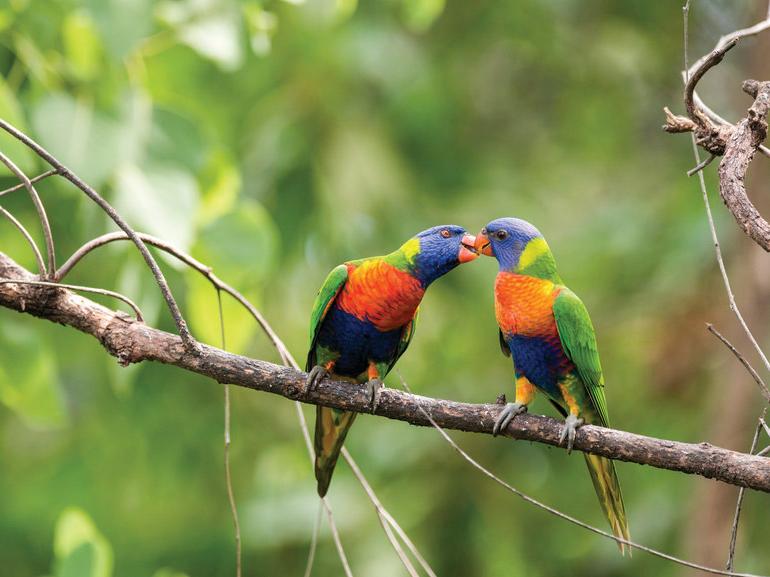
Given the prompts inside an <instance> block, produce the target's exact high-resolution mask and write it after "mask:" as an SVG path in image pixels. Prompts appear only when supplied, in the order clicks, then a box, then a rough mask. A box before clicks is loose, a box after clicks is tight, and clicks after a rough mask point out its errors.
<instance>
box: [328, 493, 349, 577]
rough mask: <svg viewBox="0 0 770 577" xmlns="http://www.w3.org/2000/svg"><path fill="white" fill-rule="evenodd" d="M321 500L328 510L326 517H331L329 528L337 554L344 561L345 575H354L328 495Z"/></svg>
mask: <svg viewBox="0 0 770 577" xmlns="http://www.w3.org/2000/svg"><path fill="white" fill-rule="evenodd" d="M321 502H322V503H323V506H324V509H325V510H326V517H327V518H328V519H329V528H330V529H331V532H332V539H334V546H335V547H337V554H338V555H339V558H340V561H341V562H342V568H343V569H344V571H345V575H346V576H347V577H353V572H352V571H351V570H350V563H349V562H348V558H347V556H346V555H345V549H343V548H342V541H341V540H340V533H339V531H337V525H336V524H335V523H334V516H333V515H332V508H331V506H330V505H329V502H328V501H327V500H326V497H324V498H323V499H321Z"/></svg>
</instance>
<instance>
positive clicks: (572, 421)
mask: <svg viewBox="0 0 770 577" xmlns="http://www.w3.org/2000/svg"><path fill="white" fill-rule="evenodd" d="M582 424H583V419H580V418H578V416H577V415H573V414H572V413H570V414H569V415H567V418H566V419H565V420H564V426H563V427H562V429H561V435H560V436H559V444H560V445H561V444H562V443H564V440H565V439H566V440H567V453H571V452H572V444H573V443H574V442H575V432H576V431H577V430H578V427H579V426H580V425H582Z"/></svg>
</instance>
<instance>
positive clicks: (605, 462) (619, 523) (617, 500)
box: [584, 453, 631, 556]
mask: <svg viewBox="0 0 770 577" xmlns="http://www.w3.org/2000/svg"><path fill="white" fill-rule="evenodd" d="M584 456H585V458H586V465H588V472H589V473H591V480H592V481H593V483H594V489H595V490H596V496H597V497H599V503H601V506H602V509H604V514H605V515H606V516H607V521H609V522H610V527H612V532H613V533H614V534H615V536H616V537H620V538H621V539H625V540H626V541H630V540H631V535H630V533H629V532H628V521H627V520H626V507H625V505H623V493H622V492H621V490H620V483H619V482H618V475H617V473H616V472H615V464H614V463H613V462H612V461H611V460H610V459H606V458H604V457H599V456H597V455H590V454H588V453H585V454H584ZM618 547H619V548H620V552H621V553H622V554H624V555H625V554H626V551H628V555H629V556H630V555H631V547H629V546H628V545H625V544H623V543H618Z"/></svg>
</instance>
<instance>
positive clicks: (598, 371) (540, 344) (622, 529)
mask: <svg viewBox="0 0 770 577" xmlns="http://www.w3.org/2000/svg"><path fill="white" fill-rule="evenodd" d="M476 249H477V250H478V251H479V252H481V253H483V254H485V255H487V256H494V257H495V258H496V259H497V261H498V264H499V265H500V271H499V273H498V275H497V280H496V281H495V315H496V317H497V324H498V325H499V327H500V333H499V335H500V347H501V348H502V350H503V353H504V354H505V355H506V356H510V357H511V358H512V359H513V366H514V372H515V377H516V402H514V403H508V404H507V405H506V407H505V408H504V409H503V411H502V412H501V414H500V416H499V418H498V420H497V422H496V423H495V426H494V430H493V432H494V434H497V433H499V432H500V431H501V430H503V429H505V427H507V426H508V424H509V423H510V422H511V419H513V418H514V417H515V416H516V415H517V414H519V413H521V412H524V411H526V409H527V405H528V404H529V403H530V402H532V400H533V399H534V396H535V393H536V391H538V390H539V391H542V392H543V393H545V395H546V396H547V397H548V400H549V401H551V403H552V404H553V405H554V406H555V407H556V409H557V410H558V411H559V412H560V413H561V414H562V416H564V417H566V420H565V422H564V427H563V429H562V435H561V441H562V442H564V441H565V439H566V441H567V448H568V450H572V443H573V441H574V439H575V430H576V429H577V427H579V426H580V425H582V424H583V423H584V422H586V423H591V424H596V425H601V426H603V427H608V426H609V417H608V415H607V402H606V400H605V397H604V377H603V376H602V367H601V363H600V362H599V353H598V351H597V347H596V335H595V333H594V327H593V325H592V324H591V319H590V317H589V316H588V311H587V310H586V307H585V305H584V304H583V302H582V301H581V300H580V299H579V298H578V297H577V295H576V294H575V293H573V292H572V291H571V290H570V289H568V288H567V287H566V286H564V283H563V282H562V280H561V278H560V277H559V273H558V272H557V271H556V261H555V260H554V257H553V254H551V250H550V249H549V247H548V244H547V243H546V241H545V239H544V238H543V235H542V234H540V232H539V231H538V230H537V229H536V228H535V227H534V226H532V225H531V224H530V223H528V222H526V221H524V220H520V219H517V218H500V219H497V220H493V221H492V222H490V223H489V224H487V226H486V227H484V228H483V229H482V230H481V232H480V233H479V234H478V235H477V237H476ZM584 455H585V460H586V464H587V465H588V470H589V472H590V473H591V479H592V481H593V485H594V489H595V490H596V494H597V496H598V497H599V502H600V503H601V506H602V509H603V510H604V513H605V515H606V517H607V520H608V521H609V523H610V526H611V527H612V532H613V533H614V534H615V535H616V536H618V537H621V538H623V539H626V540H629V531H628V523H627V521H626V511H625V506H624V505H623V494H622V493H621V490H620V483H619V482H618V476H617V473H616V472H615V466H614V465H613V462H612V461H611V460H609V459H606V458H604V457H599V456H596V455H590V454H588V453H585V454H584ZM620 550H621V552H625V546H624V545H623V544H620ZM629 552H630V550H629Z"/></svg>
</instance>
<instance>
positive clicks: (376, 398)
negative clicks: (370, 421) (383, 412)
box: [366, 379, 385, 414]
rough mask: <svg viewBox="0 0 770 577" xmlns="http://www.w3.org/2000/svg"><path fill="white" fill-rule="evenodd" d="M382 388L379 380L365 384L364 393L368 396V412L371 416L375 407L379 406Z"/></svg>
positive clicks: (382, 385) (371, 380)
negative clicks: (369, 406) (369, 407)
mask: <svg viewBox="0 0 770 577" xmlns="http://www.w3.org/2000/svg"><path fill="white" fill-rule="evenodd" d="M384 386H385V385H384V384H383V382H382V381H381V380H380V379H370V380H368V381H367V382H366V392H367V393H368V394H369V402H370V404H371V409H370V411H369V412H370V413H372V414H374V411H376V410H377V405H379V404H380V390H381V389H382V388H383V387H384Z"/></svg>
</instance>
